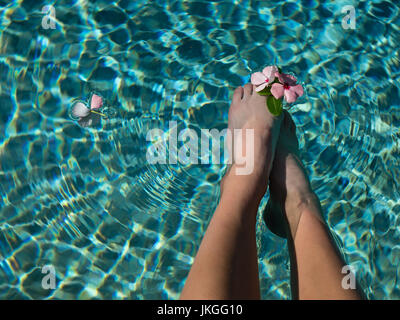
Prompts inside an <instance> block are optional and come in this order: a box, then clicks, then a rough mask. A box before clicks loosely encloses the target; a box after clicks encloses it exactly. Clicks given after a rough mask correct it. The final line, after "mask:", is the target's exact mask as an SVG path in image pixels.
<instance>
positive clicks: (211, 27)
mask: <svg viewBox="0 0 400 320" xmlns="http://www.w3.org/2000/svg"><path fill="white" fill-rule="evenodd" d="M349 4H352V5H354V6H355V9H356V28H355V29H354V30H352V29H347V30H345V29H343V28H342V25H341V21H342V18H343V17H344V16H345V14H344V13H341V8H342V7H343V6H344V5H349ZM0 5H1V9H0V17H1V20H0V21H1V24H0V31H1V35H0V74H1V83H0V138H1V145H0V192H1V201H0V298H1V299H17V298H23V299H30V298H35V299H42V298H49V299H94V298H99V299H102V298H106V299H174V298H177V297H178V296H179V293H180V290H181V289H182V287H183V283H184V280H185V278H186V276H187V274H188V271H189V269H190V266H191V263H192V262H193V257H194V255H195V253H196V251H197V249H198V246H199V244H200V241H201V238H202V236H203V234H204V231H205V229H206V227H207V224H208V222H209V219H210V217H211V214H212V213H213V210H214V208H215V206H216V203H217V201H218V197H219V188H218V182H219V180H220V179H221V174H222V172H223V169H224V167H223V166H222V165H182V164H177V165H149V164H148V162H147V160H146V150H147V149H148V147H149V142H147V141H146V133H147V132H148V130H150V129H152V128H162V129H163V130H167V129H168V123H169V122H170V121H172V120H173V121H177V123H178V126H179V127H180V128H185V127H191V128H194V129H200V128H208V129H211V128H217V129H223V128H225V127H226V125H227V111H228V107H229V98H230V95H231V94H232V91H233V89H234V88H235V87H236V86H239V85H243V84H244V83H246V82H248V81H249V75H250V73H251V72H254V71H258V70H259V69H261V68H262V67H263V66H265V65H268V64H272V63H275V64H277V65H279V66H281V67H282V68H284V70H285V71H286V70H287V71H290V72H293V73H294V74H296V75H297V76H298V78H299V80H300V81H302V82H303V83H304V87H305V91H306V94H305V95H304V96H303V97H302V98H301V99H299V100H298V103H297V104H296V105H295V106H294V107H293V108H292V109H291V110H290V112H291V114H292V116H293V118H294V121H295V122H296V125H297V128H298V136H299V139H300V145H301V148H302V158H303V160H304V163H305V165H306V168H307V170H308V172H309V173H310V176H311V180H312V185H313V187H314V189H315V191H316V193H317V194H318V196H319V197H320V199H321V203H322V206H323V209H324V215H325V217H326V220H327V222H328V224H329V226H330V228H331V230H332V232H333V233H334V235H335V238H336V240H337V242H338V244H339V247H340V248H341V251H342V253H343V255H344V257H345V259H346V261H347V262H348V263H349V264H351V265H353V266H354V267H355V268H356V275H357V278H358V280H359V282H360V285H361V287H362V289H363V291H364V292H365V294H366V295H367V297H368V298H370V299H399V298H400V287H399V284H398V279H399V277H400V271H399V270H400V269H399V268H398V264H399V258H400V245H399V244H400V220H399V218H398V214H399V213H400V202H399V199H400V195H399V190H400V189H399V187H398V182H397V181H396V180H395V179H396V177H400V169H399V168H400V166H399V164H400V163H399V159H400V158H399V154H400V145H399V138H400V131H399V127H400V93H399V90H400V86H399V83H400V82H399V80H400V57H399V52H398V47H399V45H400V32H399V26H400V13H399V4H398V3H397V1H351V0H346V1H313V0H303V1H250V0H248V1H246V0H242V1H240V0H235V1H234V0H229V1H183V0H176V1H173V0H159V1H144V0H143V1H142V0H136V1H128V0H121V1H114V2H111V1H48V2H46V1H36V0H35V1H34V0H30V1H26V0H25V1H1V0H0ZM44 5H52V6H53V7H54V8H55V13H56V28H55V29H51V28H50V29H44V28H43V26H42V19H43V17H44V14H43V13H42V8H43V6H44ZM93 91H96V92H99V93H101V95H102V96H103V97H104V99H105V101H106V104H107V106H109V107H110V108H112V109H113V110H115V116H114V117H111V118H109V119H101V121H100V123H98V124H97V125H96V126H92V127H88V128H82V127H81V126H79V124H77V122H76V121H73V120H72V119H71V118H70V117H69V108H70V106H71V104H72V102H73V101H74V100H76V99H86V98H88V97H89V95H90V93H91V92H93ZM265 201H266V199H264V203H265ZM257 241H258V245H259V263H260V276H261V287H262V297H263V298H264V299H289V298H290V286H289V257H288V253H287V247H286V243H285V241H284V240H282V239H280V238H278V237H276V236H274V235H273V234H271V233H270V232H269V231H268V230H267V229H266V227H265V226H264V225H263V223H262V219H261V216H260V219H259V223H258V227H257ZM45 265H52V266H53V267H54V270H55V275H56V286H55V288H52V289H44V288H43V287H42V285H41V283H42V279H43V277H44V274H43V273H42V268H43V266H45Z"/></svg>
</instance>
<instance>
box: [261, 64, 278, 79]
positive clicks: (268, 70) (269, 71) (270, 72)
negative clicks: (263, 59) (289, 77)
mask: <svg viewBox="0 0 400 320" xmlns="http://www.w3.org/2000/svg"><path fill="white" fill-rule="evenodd" d="M276 72H278V68H277V67H275V66H268V67H265V68H264V69H263V71H262V73H263V74H264V75H265V76H266V77H267V78H268V79H270V82H272V81H273V80H272V81H271V77H273V78H274V79H275V73H276Z"/></svg>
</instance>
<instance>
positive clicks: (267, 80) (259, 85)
mask: <svg viewBox="0 0 400 320" xmlns="http://www.w3.org/2000/svg"><path fill="white" fill-rule="evenodd" d="M277 72H278V68H277V67H275V66H268V67H265V68H264V69H263V71H262V72H255V73H253V74H252V75H251V83H252V84H254V85H255V86H256V91H257V92H260V91H261V90H264V89H265V88H266V87H267V86H269V85H270V84H271V83H273V82H274V80H275V74H276V73H277Z"/></svg>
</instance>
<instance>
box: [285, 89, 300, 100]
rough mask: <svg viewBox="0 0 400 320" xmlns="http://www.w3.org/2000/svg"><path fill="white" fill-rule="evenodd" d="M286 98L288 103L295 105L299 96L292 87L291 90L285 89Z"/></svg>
mask: <svg viewBox="0 0 400 320" xmlns="http://www.w3.org/2000/svg"><path fill="white" fill-rule="evenodd" d="M284 96H285V100H286V101H287V102H288V103H293V102H295V101H296V100H297V94H296V92H295V91H294V90H293V87H290V88H289V89H285V92H284Z"/></svg>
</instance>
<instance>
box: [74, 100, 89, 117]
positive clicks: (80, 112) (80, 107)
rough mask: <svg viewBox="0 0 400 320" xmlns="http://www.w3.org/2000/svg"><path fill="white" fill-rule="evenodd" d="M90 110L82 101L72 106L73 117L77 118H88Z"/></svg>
mask: <svg viewBox="0 0 400 320" xmlns="http://www.w3.org/2000/svg"><path fill="white" fill-rule="evenodd" d="M89 113H90V110H89V108H88V107H87V106H86V104H84V103H83V102H81V101H78V102H76V103H75V104H74V105H73V106H72V115H73V116H74V117H75V118H83V117H86V116H87V115H89Z"/></svg>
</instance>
